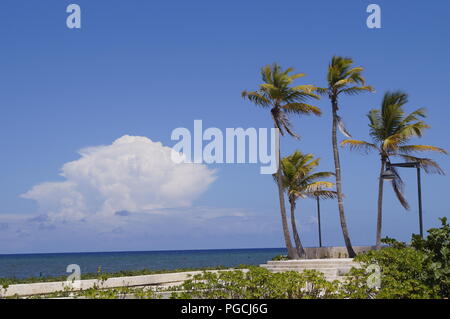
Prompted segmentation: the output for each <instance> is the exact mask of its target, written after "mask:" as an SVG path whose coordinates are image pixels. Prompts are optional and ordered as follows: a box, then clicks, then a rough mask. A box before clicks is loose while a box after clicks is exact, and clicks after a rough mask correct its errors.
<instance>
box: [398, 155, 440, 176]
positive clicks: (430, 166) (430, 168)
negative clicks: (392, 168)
mask: <svg viewBox="0 0 450 319" xmlns="http://www.w3.org/2000/svg"><path fill="white" fill-rule="evenodd" d="M397 156H399V157H401V158H403V159H404V160H405V161H407V162H409V163H414V162H416V163H419V164H420V168H422V169H423V170H424V171H425V173H429V174H439V175H445V171H444V170H443V169H442V168H441V167H440V166H439V164H438V163H437V162H436V161H434V160H432V159H429V158H423V157H415V156H412V155H408V154H397Z"/></svg>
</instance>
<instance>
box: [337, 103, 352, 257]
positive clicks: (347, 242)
mask: <svg viewBox="0 0 450 319" xmlns="http://www.w3.org/2000/svg"><path fill="white" fill-rule="evenodd" d="M332 108H333V130H332V142H333V156H334V167H335V173H336V192H337V198H338V208H339V218H340V221H341V228H342V235H343V236H344V241H345V246H346V247H347V251H348V256H349V257H350V258H353V257H355V256H356V254H355V251H354V250H353V247H352V243H351V241H350V236H349V234H348V228H347V222H346V220H345V213H344V202H343V196H342V183H341V163H340V160H339V150H338V145H337V137H336V130H337V108H338V106H337V100H333V101H332Z"/></svg>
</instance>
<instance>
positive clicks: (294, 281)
mask: <svg viewBox="0 0 450 319" xmlns="http://www.w3.org/2000/svg"><path fill="white" fill-rule="evenodd" d="M178 289H179V290H181V291H179V292H173V293H172V298H174V299H191V298H202V299H320V298H323V299H325V298H337V297H338V282H337V281H335V282H328V281H327V280H326V279H325V278H324V276H323V274H322V273H320V272H318V271H314V270H309V271H304V272H302V273H299V272H296V271H286V272H281V273H271V272H269V271H268V270H267V269H264V268H261V267H250V268H249V271H248V272H243V271H239V270H237V271H228V272H219V273H203V274H201V275H196V276H194V277H193V278H192V279H190V280H188V281H186V282H185V283H184V284H183V285H182V286H181V287H179V288H178Z"/></svg>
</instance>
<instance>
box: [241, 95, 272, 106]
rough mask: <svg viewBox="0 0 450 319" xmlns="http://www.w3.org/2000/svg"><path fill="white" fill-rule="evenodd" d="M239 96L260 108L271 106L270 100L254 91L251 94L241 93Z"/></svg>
mask: <svg viewBox="0 0 450 319" xmlns="http://www.w3.org/2000/svg"><path fill="white" fill-rule="evenodd" d="M241 96H242V97H243V98H247V99H248V100H249V101H251V102H253V103H254V104H256V105H258V106H261V107H269V106H270V105H271V103H270V100H269V99H268V98H266V97H265V96H263V95H262V94H260V93H258V92H256V91H253V92H247V91H242V94H241Z"/></svg>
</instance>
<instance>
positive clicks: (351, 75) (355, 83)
mask: <svg viewBox="0 0 450 319" xmlns="http://www.w3.org/2000/svg"><path fill="white" fill-rule="evenodd" d="M352 64H353V60H352V59H351V58H347V57H340V56H334V57H333V58H332V59H331V63H330V64H329V66H328V74H327V82H328V87H327V88H319V89H317V92H319V93H321V94H323V95H327V96H328V98H329V99H330V101H331V110H332V115H333V125H332V132H331V137H332V144H333V157H334V167H335V176H336V191H337V199H338V208H339V218H340V221H341V228H342V234H343V237H344V241H345V246H346V247H347V251H348V255H349V257H354V256H355V252H354V250H353V247H352V243H351V241H350V236H349V233H348V228H347V222H346V220H345V213H344V203H343V193H342V177H341V163H340V159H339V149H338V145H337V137H336V131H337V129H338V128H339V130H340V131H341V133H342V134H344V135H345V136H347V137H350V135H349V134H348V132H347V131H346V129H345V127H344V124H343V122H342V120H341V118H340V117H339V115H338V110H339V97H340V96H341V95H356V94H359V93H361V92H365V91H373V88H372V87H371V86H367V85H365V79H364V78H363V76H362V74H361V73H362V71H363V70H364V69H363V68H362V67H353V65H352Z"/></svg>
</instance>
